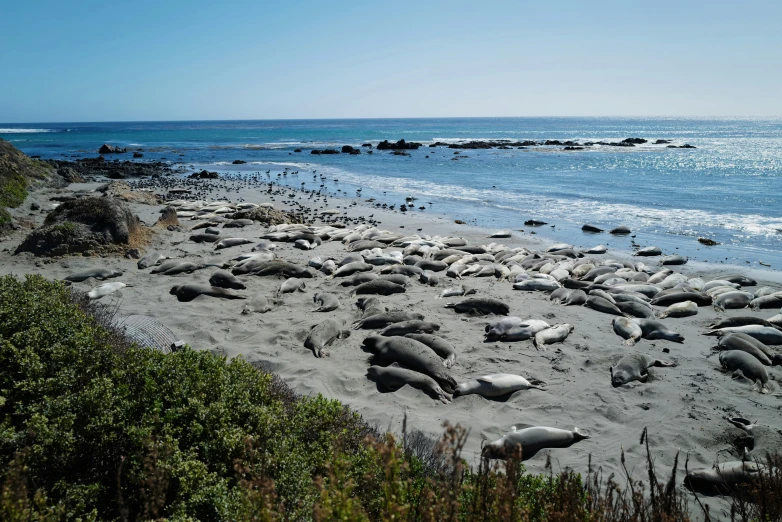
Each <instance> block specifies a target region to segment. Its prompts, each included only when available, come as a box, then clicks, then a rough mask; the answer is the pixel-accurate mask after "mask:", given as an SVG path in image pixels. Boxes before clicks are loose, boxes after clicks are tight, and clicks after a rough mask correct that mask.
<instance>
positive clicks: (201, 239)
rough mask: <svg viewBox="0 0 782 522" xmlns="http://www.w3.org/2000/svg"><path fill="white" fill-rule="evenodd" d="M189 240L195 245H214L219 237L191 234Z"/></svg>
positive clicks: (215, 235)
mask: <svg viewBox="0 0 782 522" xmlns="http://www.w3.org/2000/svg"><path fill="white" fill-rule="evenodd" d="M189 239H190V241H193V242H195V243H215V242H217V241H218V240H219V239H220V236H219V235H217V234H205V233H200V234H193V235H192V236H190V238H189Z"/></svg>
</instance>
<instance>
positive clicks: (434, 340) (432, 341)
mask: <svg viewBox="0 0 782 522" xmlns="http://www.w3.org/2000/svg"><path fill="white" fill-rule="evenodd" d="M405 337H409V338H410V339H413V340H416V341H418V342H419V343H422V344H425V345H426V346H428V347H429V348H431V349H432V350H433V351H434V353H436V354H437V355H439V356H440V357H442V358H443V359H445V360H444V361H443V364H445V367H446V368H450V367H451V366H453V363H454V360H455V359H456V350H455V349H454V347H453V345H452V344H451V343H449V342H448V341H446V340H445V339H443V338H442V337H437V336H436V335H432V334H428V333H408V334H405Z"/></svg>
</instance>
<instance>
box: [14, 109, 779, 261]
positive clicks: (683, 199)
mask: <svg viewBox="0 0 782 522" xmlns="http://www.w3.org/2000/svg"><path fill="white" fill-rule="evenodd" d="M629 137H640V138H646V139H649V140H651V141H654V140H657V139H666V140H671V141H672V142H673V144H676V145H681V144H684V143H689V144H691V145H694V146H695V147H696V148H695V149H669V148H666V146H665V145H649V144H646V145H641V146H638V147H635V148H618V147H600V146H598V147H594V148H592V149H588V150H584V151H563V150H562V147H556V146H551V147H534V148H528V149H523V150H519V149H512V150H499V149H491V150H464V151H462V152H461V153H460V154H458V155H456V154H454V150H451V149H447V148H444V147H437V148H430V147H427V146H426V145H428V144H430V143H432V142H434V141H444V142H456V141H460V140H502V139H509V140H514V141H516V140H518V141H523V140H546V139H556V140H561V141H564V140H574V141H585V140H590V141H600V140H604V141H617V140H622V139H625V138H629ZM0 138H3V139H6V140H9V141H11V142H13V143H14V145H15V146H17V147H18V148H19V149H21V150H23V151H24V152H26V153H27V154H30V155H37V156H41V157H43V158H53V159H69V158H72V157H84V156H95V155H96V153H97V150H98V148H99V147H100V145H101V144H103V143H110V144H114V145H118V146H121V147H128V148H131V149H142V150H143V152H144V159H143V160H137V161H149V160H163V161H169V162H171V163H172V164H182V165H184V166H185V167H187V168H188V169H192V170H200V169H202V168H206V169H209V170H217V171H219V172H225V173H235V174H237V175H244V174H250V173H256V172H261V173H262V175H263V176H266V172H267V171H269V172H270V173H269V178H271V179H274V180H278V181H279V182H280V183H282V184H286V183H288V184H290V185H295V186H301V184H302V182H303V183H304V186H306V187H307V188H318V187H319V186H320V185H321V183H322V181H321V180H320V178H319V177H316V178H314V177H313V176H312V175H311V172H312V171H317V173H318V174H321V175H325V176H326V178H327V180H328V183H327V188H328V189H329V190H331V191H336V190H341V191H343V192H341V193H340V194H347V195H351V196H354V195H355V194H356V192H355V191H356V190H357V189H359V188H361V189H362V192H361V197H362V199H368V198H369V197H374V198H375V199H376V200H377V201H379V202H385V203H393V204H396V205H399V204H400V203H404V201H405V198H406V197H408V196H412V197H415V198H417V200H416V202H415V207H416V210H415V212H421V211H420V210H417V207H419V206H424V207H425V208H426V210H423V212H427V213H439V214H444V215H447V216H449V217H450V218H453V219H462V220H465V221H467V222H469V223H474V224H477V225H480V226H486V227H490V228H510V229H513V230H520V229H523V230H525V231H527V232H528V231H530V230H532V229H531V228H529V227H525V226H524V224H523V223H524V221H525V220H526V219H530V218H535V219H540V220H543V221H546V222H548V223H549V224H548V225H546V226H543V227H539V228H537V229H534V230H535V231H536V233H538V234H539V235H541V236H543V237H547V238H551V239H554V240H558V241H565V242H568V243H572V244H575V245H577V246H580V247H589V246H594V245H596V244H599V243H603V244H607V245H608V246H609V247H611V248H621V249H627V250H630V247H631V240H632V238H615V237H612V236H609V235H608V234H598V235H594V234H585V233H583V232H581V226H582V225H583V224H584V223H590V224H593V225H596V226H599V227H602V228H606V229H609V228H611V227H613V226H617V225H627V226H629V227H631V228H632V229H633V231H634V233H635V236H636V237H635V242H636V243H637V244H639V245H641V246H648V245H658V246H660V247H662V248H663V249H664V251H665V252H666V253H682V254H685V255H688V256H690V257H691V258H693V259H695V260H698V261H705V262H709V263H730V264H741V265H745V266H746V265H752V266H754V267H757V268H764V266H765V264H768V265H770V267H771V268H772V269H779V268H782V120H780V119H687V118H469V119H460V118H445V119H382V120H372V119H366V120H287V121H225V122H217V121H209V122H195V121H194V122H148V123H145V122H132V123H121V122H118V123H57V124H47V123H35V124H27V125H19V124H14V125H11V124H0ZM402 138H404V139H405V140H407V141H416V142H420V143H423V144H424V145H425V146H424V147H422V148H420V149H418V150H416V151H409V152H410V154H411V155H410V157H407V156H394V155H391V154H390V153H388V152H381V151H375V152H374V154H366V153H364V154H361V155H348V154H339V155H328V156H323V155H320V156H319V155H312V154H310V151H311V150H312V149H323V148H327V147H328V148H339V147H341V146H342V145H352V146H360V145H361V144H363V143H372V144H373V145H374V144H377V143H378V142H379V141H381V140H384V139H388V140H389V141H396V140H398V139H402ZM296 148H300V149H302V152H299V153H296V152H294V150H295V149H296ZM364 151H365V150H364ZM457 156H458V157H459V158H460V159H454V158H455V157H457ZM117 157H118V158H120V159H129V158H130V154H126V155H119V156H117ZM235 159H240V160H244V161H247V164H244V165H238V166H235V165H231V164H230V163H231V161H233V160H235ZM286 168H287V169H288V171H289V172H291V171H298V172H299V175H298V176H278V174H279V173H281V172H283V171H284V170H285V169H286ZM305 173H306V174H307V175H305ZM334 180H338V181H334ZM430 203H431V204H430ZM552 225H553V227H552ZM698 237H708V238H711V239H713V240H715V241H718V242H719V243H720V245H718V246H714V247H706V246H703V245H700V244H699V243H698V242H697V238H698ZM760 262H762V263H764V264H763V265H761V264H760Z"/></svg>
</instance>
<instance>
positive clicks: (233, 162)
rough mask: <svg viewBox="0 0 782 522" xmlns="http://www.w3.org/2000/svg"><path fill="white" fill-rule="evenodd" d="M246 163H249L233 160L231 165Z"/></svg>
mask: <svg viewBox="0 0 782 522" xmlns="http://www.w3.org/2000/svg"><path fill="white" fill-rule="evenodd" d="M245 163H247V162H246V161H244V160H233V161H232V162H231V165H244V164H245Z"/></svg>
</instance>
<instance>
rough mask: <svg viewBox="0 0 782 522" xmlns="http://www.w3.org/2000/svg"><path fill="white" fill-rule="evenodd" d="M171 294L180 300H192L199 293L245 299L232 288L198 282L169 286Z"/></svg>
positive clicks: (224, 297)
mask: <svg viewBox="0 0 782 522" xmlns="http://www.w3.org/2000/svg"><path fill="white" fill-rule="evenodd" d="M169 293H170V294H171V295H175V296H176V297H177V299H178V300H179V301H181V302H185V303H186V302H188V301H192V300H193V299H195V298H196V297H198V296H199V295H208V296H210V297H221V298H223V299H247V298H246V297H245V296H243V295H239V294H236V293H234V291H233V290H230V289H228V288H219V287H216V286H210V285H202V284H198V283H187V284H184V285H176V286H174V287H173V288H171V291H170V292H169Z"/></svg>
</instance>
